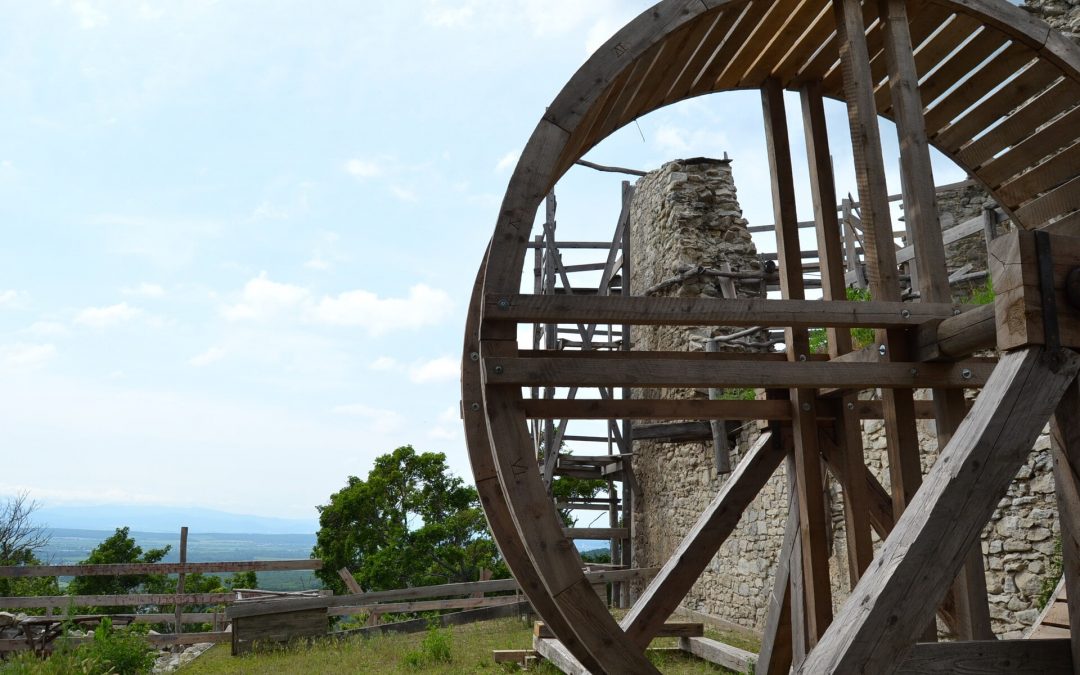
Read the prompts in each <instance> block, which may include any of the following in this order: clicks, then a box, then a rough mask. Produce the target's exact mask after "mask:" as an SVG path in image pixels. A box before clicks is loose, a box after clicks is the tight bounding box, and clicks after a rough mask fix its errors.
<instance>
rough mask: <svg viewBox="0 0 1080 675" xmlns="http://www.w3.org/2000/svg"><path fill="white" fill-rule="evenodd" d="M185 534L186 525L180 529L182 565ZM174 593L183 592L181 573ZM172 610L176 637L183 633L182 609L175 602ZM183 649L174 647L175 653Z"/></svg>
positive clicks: (185, 544)
mask: <svg viewBox="0 0 1080 675" xmlns="http://www.w3.org/2000/svg"><path fill="white" fill-rule="evenodd" d="M187 532H188V529H187V526H186V525H185V526H183V527H181V528H180V564H184V563H186V562H187ZM176 592H177V594H180V593H183V592H184V573H183V572H180V573H179V574H177V575H176ZM174 610H175V611H176V618H175V620H174V623H175V625H176V628H175V629H174V632H175V633H176V634H177V635H180V634H181V633H183V632H184V624H183V614H184V607H183V605H181V604H180V603H179V602H177V603H176V605H175V606H174ZM183 649H184V647H183V645H176V647H175V650H176V651H183Z"/></svg>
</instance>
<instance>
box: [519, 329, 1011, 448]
mask: <svg viewBox="0 0 1080 675" xmlns="http://www.w3.org/2000/svg"><path fill="white" fill-rule="evenodd" d="M991 323H993V318H992V316H991ZM875 362H876V361H875ZM847 403H851V405H852V408H851V411H852V413H853V414H854V415H855V416H856V418H858V419H881V417H882V415H883V412H882V409H881V401H870V400H865V399H856V400H853V401H848V402H845V403H844V404H843V405H844V406H845V407H846V406H847ZM521 406H522V411H523V412H524V414H525V416H526V417H529V418H540V419H564V418H568V419H610V420H616V419H629V420H713V419H718V420H776V421H789V420H791V403H790V402H789V401H780V400H762V401H710V400H703V399H610V400H602V399H575V400H573V401H568V400H565V399H553V400H544V399H525V400H523V401H522V402H521ZM836 415H837V413H836V412H834V411H832V410H828V409H822V410H821V411H819V414H818V419H819V420H824V421H830V420H833V419H835V418H836ZM915 416H916V418H918V419H933V418H934V407H933V403H932V402H930V401H915ZM673 424H674V425H678V424H682V423H661V424H655V425H650V424H638V425H635V426H634V428H635V430H636V431H635V438H634V440H647V439H650V438H671V437H674V436H676V435H678V436H680V437H682V436H683V435H685V437H687V438H690V437H692V438H693V439H694V440H700V438H699V435H698V434H699V433H708V429H707V427H706V426H703V425H700V424H698V423H694V422H687V423H685V424H686V426H673Z"/></svg>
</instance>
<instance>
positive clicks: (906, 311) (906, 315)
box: [900, 309, 911, 319]
mask: <svg viewBox="0 0 1080 675" xmlns="http://www.w3.org/2000/svg"><path fill="white" fill-rule="evenodd" d="M900 316H902V317H904V318H905V319H910V318H911V310H910V309H902V310H900Z"/></svg>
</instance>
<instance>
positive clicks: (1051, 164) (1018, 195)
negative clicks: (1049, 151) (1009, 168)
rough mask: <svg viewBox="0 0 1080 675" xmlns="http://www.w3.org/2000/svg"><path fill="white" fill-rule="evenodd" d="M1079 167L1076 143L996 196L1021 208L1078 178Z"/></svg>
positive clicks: (1005, 185) (1079, 150)
mask: <svg viewBox="0 0 1080 675" xmlns="http://www.w3.org/2000/svg"><path fill="white" fill-rule="evenodd" d="M1042 133H1044V132H1040V135H1041V134H1042ZM1073 133H1075V131H1074V132H1073ZM1036 159H1040V158H1036ZM1078 167H1080V143H1074V144H1072V145H1071V146H1069V147H1067V148H1065V149H1064V150H1061V151H1060V152H1058V153H1057V154H1056V155H1054V156H1053V157H1050V158H1049V159H1047V160H1046V161H1044V162H1043V163H1041V164H1039V165H1038V166H1036V167H1035V168H1033V169H1031V170H1030V171H1027V172H1025V173H1022V174H1020V175H1019V176H1017V177H1015V178H1012V179H1010V180H1008V181H1006V182H1005V183H1003V184H1002V185H1001V186H1000V187H999V188H998V189H997V190H996V191H995V193H994V194H995V196H998V197H999V198H1000V199H1001V200H1003V201H1004V202H1005V204H1007V205H1008V206H1010V207H1015V206H1019V205H1020V204H1022V203H1024V202H1026V201H1029V200H1031V199H1034V198H1035V197H1036V196H1038V195H1039V194H1041V193H1043V192H1046V191H1048V190H1050V189H1052V188H1054V187H1057V186H1058V185H1060V184H1061V183H1063V182H1064V181H1066V180H1069V179H1071V178H1074V177H1076V175H1077V168H1078ZM1055 215H1056V214H1055Z"/></svg>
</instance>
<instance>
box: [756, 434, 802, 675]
mask: <svg viewBox="0 0 1080 675" xmlns="http://www.w3.org/2000/svg"><path fill="white" fill-rule="evenodd" d="M786 464H787V478H788V481H787V485H788V517H787V523H786V524H785V525H784V541H783V543H782V544H781V545H780V560H779V562H777V564H776V572H775V573H774V574H773V589H772V593H770V594H769V606H768V608H767V609H766V611H765V631H764V633H763V634H762V635H763V636H762V639H761V649H760V650H759V651H758V661H757V668H756V672H759V673H762V674H763V675H787V672H788V671H789V670H790V669H791V662H792V661H791V659H792V639H793V634H792V630H791V627H792V620H791V612H792V606H791V578H792V577H791V570H792V565H793V561H798V558H797V557H796V553H795V551H796V549H798V547H799V545H800V541H799V530H800V528H799V486H798V484H797V482H796V480H795V456H794V455H788V459H787V463H786ZM799 624H800V625H801V624H802V622H799ZM803 651H804V652H805V651H806V650H805V648H804V649H803Z"/></svg>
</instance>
